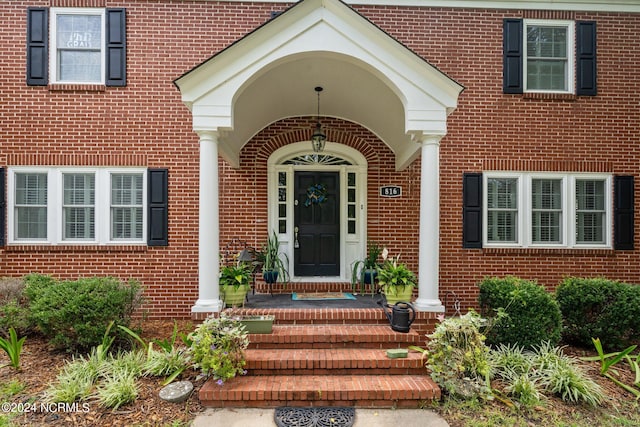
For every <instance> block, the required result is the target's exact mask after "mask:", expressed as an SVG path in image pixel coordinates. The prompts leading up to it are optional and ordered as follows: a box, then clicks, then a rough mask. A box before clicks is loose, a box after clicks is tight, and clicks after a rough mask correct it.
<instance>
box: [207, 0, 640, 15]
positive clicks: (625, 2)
mask: <svg viewBox="0 0 640 427" xmlns="http://www.w3.org/2000/svg"><path fill="white" fill-rule="evenodd" d="M204 1H213V0H204ZM222 1H223V2H224V1H226V2H230V3H236V2H243V3H247V2H252V1H253V2H255V3H288V4H290V3H296V2H295V1H293V2H292V1H290V0H289V1H287V0H222ZM343 1H344V3H346V4H349V5H363V6H367V5H378V6H385V5H388V6H407V7H409V6H411V7H450V8H454V9H455V8H459V9H471V8H473V9H518V10H519V9H527V10H571V11H588V12H629V13H640V1H639V0H609V1H607V2H603V1H602V0H534V1H530V0H490V1H483V0H357V1H349V0H343Z"/></svg>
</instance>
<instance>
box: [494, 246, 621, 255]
mask: <svg viewBox="0 0 640 427" xmlns="http://www.w3.org/2000/svg"><path fill="white" fill-rule="evenodd" d="M482 252H483V253H485V254H487V255H544V256H565V255H571V256H614V255H615V251H614V250H613V249H611V248H517V247H513V248H486V247H485V248H482Z"/></svg>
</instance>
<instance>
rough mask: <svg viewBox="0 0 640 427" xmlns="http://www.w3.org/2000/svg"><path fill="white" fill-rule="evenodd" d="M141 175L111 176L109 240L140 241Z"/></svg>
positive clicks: (141, 211) (119, 174) (118, 174)
mask: <svg viewBox="0 0 640 427" xmlns="http://www.w3.org/2000/svg"><path fill="white" fill-rule="evenodd" d="M142 178H143V177H142V174H124V173H122V174H121V173H117V174H112V175H111V239H112V240H118V239H127V240H129V239H142V218H143V217H142V214H143V210H142V209H143V207H142V197H143V191H142Z"/></svg>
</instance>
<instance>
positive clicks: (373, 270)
mask: <svg viewBox="0 0 640 427" xmlns="http://www.w3.org/2000/svg"><path fill="white" fill-rule="evenodd" d="M380 254H382V247H381V246H380V245H379V244H378V243H377V242H368V243H367V257H366V258H365V259H362V260H358V261H355V262H354V263H353V264H352V265H351V286H352V287H353V288H354V290H355V288H356V284H357V283H358V282H359V283H360V284H361V292H362V293H364V286H365V285H366V284H369V285H373V283H365V282H366V280H365V274H366V272H370V277H371V281H373V279H374V277H375V275H376V274H377V268H378V267H380V264H379V263H378V258H380ZM371 289H372V291H373V287H372V288H371Z"/></svg>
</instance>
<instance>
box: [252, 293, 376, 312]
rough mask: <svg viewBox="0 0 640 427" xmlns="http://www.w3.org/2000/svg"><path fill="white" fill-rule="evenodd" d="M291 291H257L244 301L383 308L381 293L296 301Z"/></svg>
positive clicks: (261, 304)
mask: <svg viewBox="0 0 640 427" xmlns="http://www.w3.org/2000/svg"><path fill="white" fill-rule="evenodd" d="M291 295H292V294H291V293H288V294H284V293H283V294H273V295H270V294H264V293H256V294H251V293H249V295H248V296H247V299H248V300H247V301H245V303H244V308H291V309H305V308H327V309H330V308H347V309H348V308H377V309H379V310H382V308H381V307H380V306H379V305H378V304H377V301H378V300H379V299H380V296H379V295H373V296H371V294H368V295H356V296H355V297H356V299H355V300H351V299H340V300H329V299H327V300H318V301H309V300H302V301H294V300H293V298H292V297H291Z"/></svg>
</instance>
